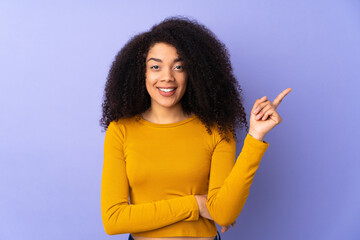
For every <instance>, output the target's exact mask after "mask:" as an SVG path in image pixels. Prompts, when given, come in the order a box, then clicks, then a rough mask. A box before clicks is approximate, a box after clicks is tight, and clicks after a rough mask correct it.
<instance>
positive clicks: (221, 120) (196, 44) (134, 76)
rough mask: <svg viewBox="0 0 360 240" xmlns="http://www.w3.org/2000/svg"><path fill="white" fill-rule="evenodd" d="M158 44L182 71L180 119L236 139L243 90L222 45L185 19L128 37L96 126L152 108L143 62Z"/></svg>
mask: <svg viewBox="0 0 360 240" xmlns="http://www.w3.org/2000/svg"><path fill="white" fill-rule="evenodd" d="M158 42H164V43H168V44H170V45H172V46H174V47H175V48H176V49H177V53H178V55H179V56H180V57H181V58H182V59H183V60H184V67H185V69H186V71H187V76H188V78H187V87H186V90H185V93H184V95H183V97H182V98H181V100H180V101H181V106H182V109H183V111H184V113H185V114H189V115H190V114H191V113H194V114H196V115H197V116H198V117H199V119H200V120H201V122H202V123H203V124H204V125H205V126H206V129H207V132H208V133H209V134H212V131H211V128H212V127H213V126H215V127H217V128H218V130H219V134H220V135H221V137H222V138H224V139H226V141H229V138H228V133H232V137H233V138H234V139H235V140H236V139H237V137H236V132H235V129H236V127H241V128H242V127H243V126H245V127H246V131H248V130H249V127H248V125H247V121H246V113H245V110H244V107H243V104H242V100H243V98H242V96H241V93H242V89H241V88H240V86H239V85H238V82H237V80H236V78H235V76H234V75H233V70H232V66H231V62H230V59H229V53H228V51H227V48H226V46H225V45H224V44H223V43H222V42H221V41H219V40H218V39H217V37H216V36H215V35H214V33H212V32H211V31H210V30H209V29H208V28H206V27H205V26H204V25H202V24H200V23H198V22H197V21H196V20H190V19H189V18H187V17H182V16H173V17H168V18H165V19H164V20H163V21H162V22H160V23H159V24H156V25H154V26H152V28H151V29H150V31H147V32H143V33H140V34H137V35H135V36H133V37H132V38H131V39H130V40H129V41H128V42H127V43H126V44H125V46H124V47H123V48H122V49H121V50H120V51H119V52H118V54H117V55H116V57H115V60H114V61H113V63H112V65H111V68H110V71H109V74H108V77H107V82H106V84H105V92H104V101H103V103H102V118H101V119H100V125H101V126H102V127H104V130H106V129H107V127H108V126H109V124H110V122H111V121H114V120H115V121H116V120H118V119H119V118H126V117H133V116H136V115H138V116H139V114H141V113H142V112H144V111H145V110H147V109H148V108H149V107H150V105H151V101H150V100H151V98H150V95H149V94H148V92H147V90H146V85H145V71H146V69H145V67H146V65H145V64H146V63H145V60H146V57H147V53H148V51H149V49H150V48H151V47H152V46H153V45H154V44H155V43H158Z"/></svg>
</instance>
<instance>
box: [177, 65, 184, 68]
mask: <svg viewBox="0 0 360 240" xmlns="http://www.w3.org/2000/svg"><path fill="white" fill-rule="evenodd" d="M177 67H180V68H177ZM175 68H176V69H184V67H183V66H181V65H177V66H176V67H175Z"/></svg>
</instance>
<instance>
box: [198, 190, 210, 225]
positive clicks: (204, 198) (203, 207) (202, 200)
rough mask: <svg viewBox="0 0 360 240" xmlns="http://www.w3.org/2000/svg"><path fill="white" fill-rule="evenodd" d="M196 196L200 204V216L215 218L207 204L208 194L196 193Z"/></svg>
mask: <svg viewBox="0 0 360 240" xmlns="http://www.w3.org/2000/svg"><path fill="white" fill-rule="evenodd" d="M195 198H196V201H197V204H198V206H199V213H200V216H202V217H203V218H207V219H210V220H214V219H213V218H212V217H211V216H210V213H209V210H208V209H207V206H206V201H207V194H205V195H195Z"/></svg>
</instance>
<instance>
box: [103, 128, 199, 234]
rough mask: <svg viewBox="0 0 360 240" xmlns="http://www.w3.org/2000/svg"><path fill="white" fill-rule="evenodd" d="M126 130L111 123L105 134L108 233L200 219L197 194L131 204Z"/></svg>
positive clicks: (131, 231) (106, 227) (104, 202)
mask: <svg viewBox="0 0 360 240" xmlns="http://www.w3.org/2000/svg"><path fill="white" fill-rule="evenodd" d="M123 140H124V129H123V126H122V125H121V124H116V123H115V122H111V123H110V124H109V127H108V129H107V131H106V134H105V141H104V164H103V172H102V180H101V215H102V221H103V225H104V229H105V232H106V233H107V234H109V235H114V234H124V233H134V232H144V231H149V230H154V229H157V228H161V227H164V226H167V225H170V224H173V223H175V222H179V221H195V220H198V219H199V206H198V204H197V201H196V198H195V196H194V195H187V196H182V197H176V198H172V199H167V200H159V201H152V202H148V203H142V204H131V205H129V183H128V180H127V175H126V167H125V166H126V165H125V158H124V152H123Z"/></svg>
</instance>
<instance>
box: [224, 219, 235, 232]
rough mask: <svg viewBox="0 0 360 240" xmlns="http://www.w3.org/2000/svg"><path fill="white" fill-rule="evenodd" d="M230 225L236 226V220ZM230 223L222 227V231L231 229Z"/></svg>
mask: <svg viewBox="0 0 360 240" xmlns="http://www.w3.org/2000/svg"><path fill="white" fill-rule="evenodd" d="M230 225H231V226H233V227H235V225H236V221H235V222H233V223H232V224H230ZM230 225H227V226H225V227H221V233H224V232H226V231H227V230H229V229H230Z"/></svg>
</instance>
